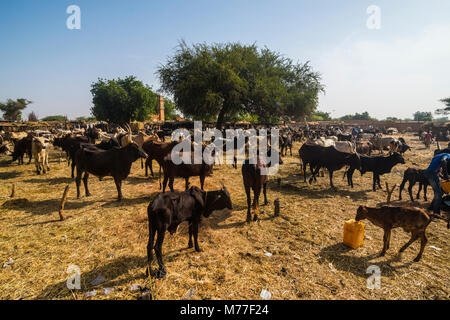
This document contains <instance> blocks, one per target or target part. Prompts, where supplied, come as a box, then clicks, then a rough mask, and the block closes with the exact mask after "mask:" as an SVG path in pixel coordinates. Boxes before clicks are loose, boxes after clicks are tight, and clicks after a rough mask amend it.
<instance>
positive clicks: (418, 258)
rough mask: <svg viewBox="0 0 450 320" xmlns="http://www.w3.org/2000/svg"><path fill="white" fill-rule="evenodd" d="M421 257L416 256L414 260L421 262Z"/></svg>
mask: <svg viewBox="0 0 450 320" xmlns="http://www.w3.org/2000/svg"><path fill="white" fill-rule="evenodd" d="M420 258H421V257H416V258H415V259H414V260H413V261H414V262H419V261H420Z"/></svg>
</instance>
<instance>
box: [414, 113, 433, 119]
mask: <svg viewBox="0 0 450 320" xmlns="http://www.w3.org/2000/svg"><path fill="white" fill-rule="evenodd" d="M413 117H414V121H433V115H432V113H431V112H422V111H417V112H416V113H414V115H413Z"/></svg>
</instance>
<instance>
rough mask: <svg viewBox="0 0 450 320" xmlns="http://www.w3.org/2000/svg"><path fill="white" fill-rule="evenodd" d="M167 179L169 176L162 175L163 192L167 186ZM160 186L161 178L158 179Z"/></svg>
mask: <svg viewBox="0 0 450 320" xmlns="http://www.w3.org/2000/svg"><path fill="white" fill-rule="evenodd" d="M168 180H169V177H167V176H166V175H164V180H163V193H164V192H166V186H167V181H168ZM159 183H160V188H161V180H160V182H159Z"/></svg>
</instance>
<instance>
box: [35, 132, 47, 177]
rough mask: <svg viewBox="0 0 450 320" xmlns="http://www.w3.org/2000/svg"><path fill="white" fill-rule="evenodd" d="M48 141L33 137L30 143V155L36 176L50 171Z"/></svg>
mask: <svg viewBox="0 0 450 320" xmlns="http://www.w3.org/2000/svg"><path fill="white" fill-rule="evenodd" d="M47 149H48V141H47V140H46V139H45V138H42V137H34V138H33V141H32V143H31V153H32V154H33V158H34V163H35V165H36V172H37V174H41V169H42V173H43V174H45V173H46V172H47V170H50V167H49V166H48V152H47Z"/></svg>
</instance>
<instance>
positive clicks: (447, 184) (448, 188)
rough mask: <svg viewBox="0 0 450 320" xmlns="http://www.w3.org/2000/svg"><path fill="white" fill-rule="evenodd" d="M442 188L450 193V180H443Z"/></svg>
mask: <svg viewBox="0 0 450 320" xmlns="http://www.w3.org/2000/svg"><path fill="white" fill-rule="evenodd" d="M441 188H442V191H444V192H445V193H450V181H441Z"/></svg>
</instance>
